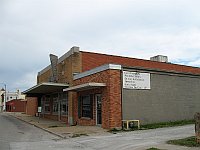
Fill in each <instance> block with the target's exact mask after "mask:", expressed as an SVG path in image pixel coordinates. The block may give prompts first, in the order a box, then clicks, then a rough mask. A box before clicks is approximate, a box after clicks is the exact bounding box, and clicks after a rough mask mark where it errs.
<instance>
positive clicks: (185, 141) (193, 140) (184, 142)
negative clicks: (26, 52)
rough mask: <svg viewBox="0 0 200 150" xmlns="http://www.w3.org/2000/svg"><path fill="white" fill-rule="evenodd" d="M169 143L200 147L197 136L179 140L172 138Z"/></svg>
mask: <svg viewBox="0 0 200 150" xmlns="http://www.w3.org/2000/svg"><path fill="white" fill-rule="evenodd" d="M167 144H173V145H181V146H187V147H200V144H198V143H197V142H196V137H195V136H192V137H188V138H184V139H178V140H170V141H168V142H167Z"/></svg>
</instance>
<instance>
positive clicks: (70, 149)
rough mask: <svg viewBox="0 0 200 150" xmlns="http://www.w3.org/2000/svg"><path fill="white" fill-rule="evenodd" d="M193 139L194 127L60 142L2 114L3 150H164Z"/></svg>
mask: <svg viewBox="0 0 200 150" xmlns="http://www.w3.org/2000/svg"><path fill="white" fill-rule="evenodd" d="M193 135H194V125H187V126H180V127H171V128H162V129H154V130H142V131H133V132H123V133H117V134H110V133H107V134H105V135H96V136H81V137H78V138H69V139H60V138H59V137H57V136H55V135H52V134H50V133H48V132H45V131H43V130H41V129H38V128H37V127H34V126H33V125H29V124H27V123H25V122H23V121H20V120H18V119H16V118H14V117H11V116H9V115H6V114H4V113H0V150H104V149H105V150H118V149H119V150H145V149H146V148H148V147H157V146H160V147H162V146H163V144H165V142H166V141H167V140H170V139H178V138H184V137H188V136H193ZM166 149H168V148H166ZM171 149H173V150H174V149H176V150H192V149H193V148H192V149H187V148H184V147H180V148H179V147H178V148H177V147H172V148H171ZM168 150H169V149H168ZM195 150H196V149H195Z"/></svg>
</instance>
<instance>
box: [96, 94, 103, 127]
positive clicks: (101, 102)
mask: <svg viewBox="0 0 200 150" xmlns="http://www.w3.org/2000/svg"><path fill="white" fill-rule="evenodd" d="M97 96H101V124H98V120H97V118H98V117H97ZM95 107H96V125H97V126H101V125H102V94H95Z"/></svg>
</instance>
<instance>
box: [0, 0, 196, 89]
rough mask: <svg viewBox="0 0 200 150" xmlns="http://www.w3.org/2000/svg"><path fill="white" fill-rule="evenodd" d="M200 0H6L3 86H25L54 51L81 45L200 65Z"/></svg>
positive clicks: (0, 4)
mask: <svg viewBox="0 0 200 150" xmlns="http://www.w3.org/2000/svg"><path fill="white" fill-rule="evenodd" d="M199 6H200V1H199V0H0V56H1V57H0V87H3V84H2V83H5V84H6V85H7V89H8V91H15V90H16V89H20V90H21V91H24V90H26V89H28V88H30V87H32V86H34V85H36V84H37V83H36V81H37V80H36V79H37V73H38V72H39V71H41V70H42V69H43V68H45V67H46V66H48V65H49V64H50V60H49V54H50V53H53V54H55V55H57V56H59V57H60V56H62V55H63V54H64V53H66V52H67V51H68V50H69V49H70V48H71V47H73V46H78V47H80V50H85V51H90V52H97V53H105V54H112V55H120V56H128V57H134V58H141V59H149V58H150V57H152V56H155V55H166V56H168V59H169V61H170V62H172V63H176V64H182V65H189V66H194V67H200V9H199Z"/></svg>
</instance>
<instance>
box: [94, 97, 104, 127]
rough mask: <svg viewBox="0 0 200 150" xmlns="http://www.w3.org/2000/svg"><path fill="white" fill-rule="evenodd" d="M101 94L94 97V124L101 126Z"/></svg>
mask: <svg viewBox="0 0 200 150" xmlns="http://www.w3.org/2000/svg"><path fill="white" fill-rule="evenodd" d="M101 97H102V96H101V94H97V95H95V99H96V124H97V125H101V124H102V116H101V99H102V98H101Z"/></svg>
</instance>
